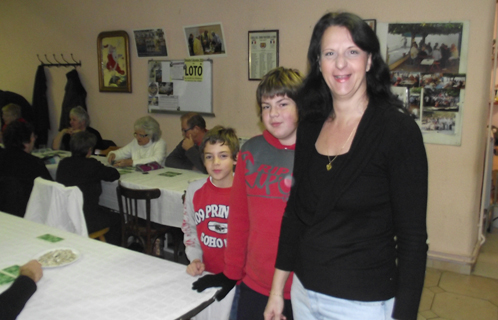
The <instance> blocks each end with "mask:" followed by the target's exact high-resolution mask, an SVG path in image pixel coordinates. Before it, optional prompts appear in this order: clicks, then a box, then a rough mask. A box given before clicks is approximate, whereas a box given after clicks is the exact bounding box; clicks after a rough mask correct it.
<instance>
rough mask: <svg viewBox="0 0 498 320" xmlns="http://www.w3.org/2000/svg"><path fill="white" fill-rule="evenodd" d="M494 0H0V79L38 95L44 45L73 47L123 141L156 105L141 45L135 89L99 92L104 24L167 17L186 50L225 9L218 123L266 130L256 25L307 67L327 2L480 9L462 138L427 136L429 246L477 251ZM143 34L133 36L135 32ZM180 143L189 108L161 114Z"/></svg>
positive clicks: (459, 14)
mask: <svg viewBox="0 0 498 320" xmlns="http://www.w3.org/2000/svg"><path fill="white" fill-rule="evenodd" d="M494 9H495V0H479V1H472V0H438V1H434V0H419V1H403V0H378V1H372V0H355V1H350V0H336V1H325V0H310V1H302V0H289V1H284V0H264V1H261V0H254V1H245V0H230V1H229V0H218V1H214V0H189V1H171V0H156V1H154V0H142V1H137V0H86V1H76V0H43V1H34V0H2V1H0V30H1V31H0V32H1V33H0V43H1V45H2V49H1V50H0V89H2V90H8V91H14V92H17V93H20V94H22V95H24V96H25V97H26V98H27V99H28V101H31V97H32V91H33V82H34V76H35V72H36V68H37V66H38V64H39V62H38V60H37V58H36V54H40V55H43V54H48V55H49V58H52V54H53V53H55V54H61V53H62V54H64V56H65V57H66V58H67V57H69V56H70V54H71V53H73V54H74V56H75V58H76V59H81V61H82V67H81V68H78V71H79V74H80V77H81V80H82V82H83V85H84V86H85V88H86V90H87V92H88V98H87V104H88V109H89V113H90V116H91V118H92V126H93V127H95V128H97V129H98V130H99V131H100V133H101V134H102V136H103V137H104V138H105V139H112V140H114V141H116V142H117V143H118V144H119V145H123V144H125V143H127V142H129V141H130V140H131V139H132V132H133V131H132V124H133V122H134V120H135V119H137V118H138V117H140V116H143V115H146V113H147V108H146V106H147V103H146V101H147V86H146V82H147V75H146V69H147V58H138V57H137V55H136V50H135V48H134V47H132V48H131V66H132V79H133V80H132V81H133V83H132V85H133V93H131V94H125V93H100V92H99V90H98V80H97V49H96V41H97V36H98V34H99V33H100V32H102V31H112V30H121V29H122V30H126V31H127V32H128V33H129V34H130V36H132V30H133V29H138V28H154V27H161V28H163V29H164V30H165V32H166V39H167V45H168V52H169V57H168V58H171V59H183V58H186V57H187V49H186V47H185V40H184V39H183V33H182V32H183V31H182V30H183V29H182V27H183V26H185V25H194V24H202V23H211V22H218V21H221V22H222V23H223V28H224V32H225V42H226V48H227V52H228V56H227V57H225V58H215V59H214V64H213V70H214V71H213V74H214V113H215V114H216V117H214V118H207V123H208V126H209V127H211V126H213V125H215V124H223V125H231V126H233V127H235V128H236V129H237V131H238V134H239V136H252V135H255V134H258V133H259V132H260V130H259V127H258V117H257V114H256V102H255V98H254V96H255V89H256V85H257V82H255V81H248V80H247V32H248V31H249V30H262V29H278V30H280V43H281V44H280V64H281V65H283V66H287V67H294V68H298V69H299V70H301V71H303V72H305V71H306V70H305V68H306V61H305V55H306V49H307V46H308V43H309V38H310V34H311V31H312V28H313V25H314V23H315V22H316V21H317V20H318V18H319V17H320V16H321V15H322V14H323V13H325V12H326V11H334V10H347V11H352V12H354V13H357V14H358V15H360V16H362V17H363V18H365V19H368V18H370V19H377V21H378V22H420V21H427V22H430V21H455V20H468V21H470V37H469V39H470V40H469V54H468V74H467V90H466V91H467V94H466V97H465V110H464V121H463V136H462V145H461V146H458V147H454V146H442V145H426V147H427V151H428V156H429V168H430V177H429V192H430V196H429V211H428V227H429V237H430V250H431V256H434V257H439V258H443V259H445V258H447V259H449V260H453V261H461V262H465V261H467V262H468V261H470V260H471V259H472V254H473V251H474V249H475V246H476V243H477V237H478V235H477V230H478V228H477V224H478V221H477V220H478V214H479V204H480V196H481V183H482V172H483V159H484V156H483V154H484V148H485V143H484V136H485V123H486V117H487V112H488V111H487V110H488V109H487V103H488V97H489V92H488V88H489V87H490V69H491V68H490V59H489V56H490V54H489V53H490V50H491V39H492V38H493V25H494ZM131 45H134V41H133V40H132V41H131ZM67 71H69V70H68V69H64V68H50V69H46V74H47V77H48V80H49V81H48V85H49V92H48V96H49V104H50V110H51V111H50V112H51V119H52V127H53V128H54V129H53V132H52V133H51V136H53V135H54V131H55V128H57V123H58V117H59V114H60V108H61V104H62V99H63V95H64V86H65V82H66V79H65V74H66V72H67ZM154 116H155V117H156V119H157V120H158V121H159V122H160V124H161V127H162V129H163V136H164V138H165V140H166V142H167V143H168V150H169V151H171V150H172V149H173V148H174V147H175V145H176V143H178V141H179V140H180V138H181V134H180V127H179V121H178V119H179V116H177V115H154Z"/></svg>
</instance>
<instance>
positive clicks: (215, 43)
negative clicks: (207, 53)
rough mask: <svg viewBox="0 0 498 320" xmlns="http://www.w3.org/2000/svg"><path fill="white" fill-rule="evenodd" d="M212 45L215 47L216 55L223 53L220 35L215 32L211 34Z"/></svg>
mask: <svg viewBox="0 0 498 320" xmlns="http://www.w3.org/2000/svg"><path fill="white" fill-rule="evenodd" d="M211 44H212V45H213V48H214V52H215V53H220V52H221V39H220V36H219V35H217V34H216V33H214V31H213V32H211Z"/></svg>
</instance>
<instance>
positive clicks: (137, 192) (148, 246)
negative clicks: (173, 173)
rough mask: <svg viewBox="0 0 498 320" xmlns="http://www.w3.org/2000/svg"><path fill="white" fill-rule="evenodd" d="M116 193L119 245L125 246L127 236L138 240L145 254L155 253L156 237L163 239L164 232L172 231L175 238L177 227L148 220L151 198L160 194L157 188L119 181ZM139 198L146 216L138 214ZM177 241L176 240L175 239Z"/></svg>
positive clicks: (155, 197)
mask: <svg viewBox="0 0 498 320" xmlns="http://www.w3.org/2000/svg"><path fill="white" fill-rule="evenodd" d="M116 193H117V196H118V205H119V212H120V213H121V226H122V232H121V233H122V239H121V245H122V246H123V247H124V246H126V244H127V243H126V242H127V240H128V237H130V236H131V237H133V238H134V241H135V242H137V241H138V242H139V243H140V244H141V245H142V246H143V248H144V250H145V253H146V254H149V255H155V254H154V252H153V250H152V247H153V245H154V243H155V241H156V240H157V239H161V240H162V239H164V235H165V234H166V233H172V235H173V238H174V239H175V238H176V236H175V230H174V229H178V228H173V227H168V226H163V225H159V224H155V223H152V222H151V221H150V204H151V200H153V199H157V198H159V197H160V196H161V190H159V189H130V188H126V187H124V186H122V185H121V182H119V184H118V186H117V188H116ZM139 200H140V201H145V212H146V218H145V219H142V218H140V217H139V215H138V207H139V203H140V202H139ZM176 242H178V241H176ZM176 242H175V253H174V254H175V258H174V259H175V261H178V249H177V247H178V246H176Z"/></svg>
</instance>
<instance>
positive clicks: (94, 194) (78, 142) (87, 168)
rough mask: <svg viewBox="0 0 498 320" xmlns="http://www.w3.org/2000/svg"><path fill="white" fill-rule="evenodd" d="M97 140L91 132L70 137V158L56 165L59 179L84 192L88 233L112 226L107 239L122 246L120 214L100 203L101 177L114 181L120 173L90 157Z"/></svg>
mask: <svg viewBox="0 0 498 320" xmlns="http://www.w3.org/2000/svg"><path fill="white" fill-rule="evenodd" d="M96 141H97V139H96V138H95V136H94V135H93V134H92V133H90V132H88V131H80V132H77V133H74V134H73V135H72V137H71V145H70V146H71V157H68V158H64V159H62V160H61V162H60V163H59V166H58V167H57V176H56V180H57V182H59V183H62V184H63V185H65V186H66V187H72V186H77V187H78V188H80V190H81V192H82V193H83V212H84V213H85V221H86V227H87V229H88V233H89V234H90V233H92V232H95V231H98V230H101V229H104V228H106V227H109V228H110V230H109V233H107V234H106V236H105V237H106V240H107V242H109V243H112V244H116V245H119V244H120V242H121V220H120V217H119V215H118V214H116V213H113V212H111V211H108V210H105V209H104V208H102V207H101V206H99V197H100V194H101V193H102V185H101V183H100V182H101V180H103V181H115V180H117V179H119V172H118V170H116V169H115V168H112V167H107V166H105V165H104V164H102V163H101V162H100V161H98V160H96V159H94V158H91V157H90V156H91V154H92V149H93V148H94V146H95V143H96Z"/></svg>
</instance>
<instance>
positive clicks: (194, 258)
mask: <svg viewBox="0 0 498 320" xmlns="http://www.w3.org/2000/svg"><path fill="white" fill-rule="evenodd" d="M200 151H201V154H202V159H203V161H204V165H205V166H206V169H207V172H208V174H209V178H208V179H207V181H206V180H198V181H195V182H193V183H191V184H190V185H189V187H188V189H187V194H186V199H185V206H184V218H183V225H182V230H183V232H184V233H185V237H184V242H185V253H186V254H187V258H188V259H189V260H190V261H191V263H190V264H189V265H188V266H187V273H188V274H190V275H192V276H197V275H200V274H202V273H203V272H204V271H208V272H211V273H220V272H222V271H223V269H224V265H225V264H224V261H223V256H224V252H225V247H226V235H227V222H228V212H229V200H230V191H231V189H232V183H233V166H234V164H235V163H236V156H237V153H238V152H239V141H238V139H237V136H236V135H235V132H234V130H233V129H231V128H226V129H225V128H223V127H221V126H216V127H214V128H213V129H211V130H210V131H208V132H207V133H206V135H205V136H204V139H203V141H202V144H201V146H200ZM234 292H235V290H234V289H233V290H231V292H230V294H229V295H228V297H226V298H225V299H224V300H223V301H220V302H215V303H214V304H212V305H211V306H209V307H208V308H207V309H205V310H203V311H202V312H201V313H199V314H198V315H197V316H196V317H195V319H196V320H199V319H220V320H228V318H229V315H230V308H231V306H232V300H233V295H234Z"/></svg>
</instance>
